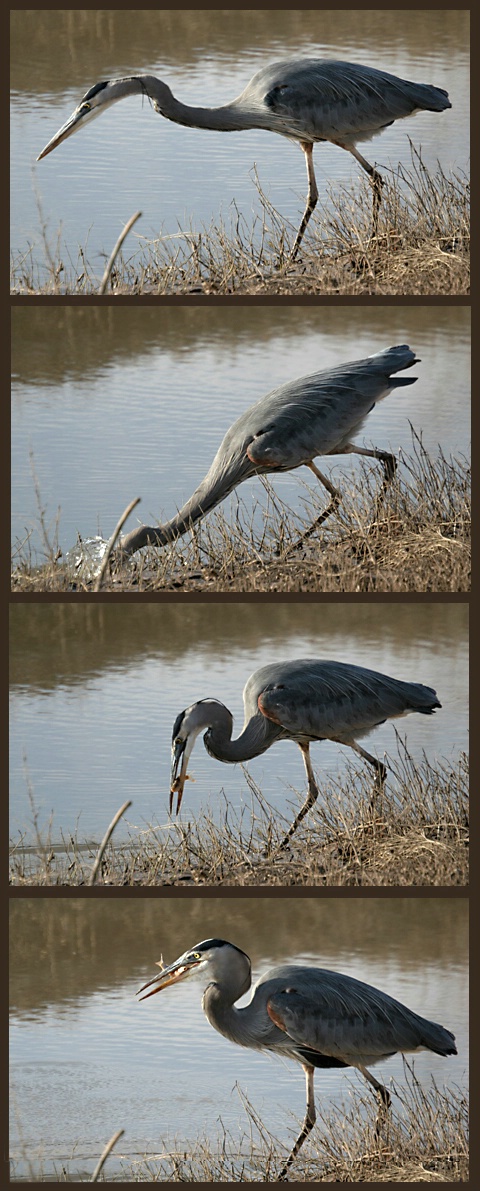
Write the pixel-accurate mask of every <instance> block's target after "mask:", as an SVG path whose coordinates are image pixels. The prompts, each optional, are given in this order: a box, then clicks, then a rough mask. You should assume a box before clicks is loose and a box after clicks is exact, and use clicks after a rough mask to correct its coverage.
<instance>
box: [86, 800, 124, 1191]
mask: <svg viewBox="0 0 480 1191" xmlns="http://www.w3.org/2000/svg"><path fill="white" fill-rule="evenodd" d="M131 805H132V800H131V798H129V799H128V801H127V802H124V804H123V806H121V807H120V810H118V811H117V813H116V815H115V816H114V818H113V819H112V822H111V823H110V827H108V829H107V831H106V832H105V835H104V837H103V839H102V842H101V844H100V847H99V849H98V852H97V855H96V857H95V863H94V865H93V868H92V871H91V873H90V876H89V878H88V884H89V885H94V884H95V881H96V879H97V873H98V870H99V868H100V864H101V862H102V856H103V853H104V851H105V848H106V846H107V844H108V841H109V839H110V836H111V835H112V832H113V831H114V830H115V827H116V826H117V823H118V820H119V819H121V817H122V815H124V814H125V811H126V810H128V808H129V806H131ZM92 1182H93V1179H92Z"/></svg>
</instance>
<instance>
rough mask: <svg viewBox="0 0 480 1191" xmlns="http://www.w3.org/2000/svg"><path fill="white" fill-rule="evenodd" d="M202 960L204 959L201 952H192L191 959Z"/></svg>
mask: <svg viewBox="0 0 480 1191" xmlns="http://www.w3.org/2000/svg"><path fill="white" fill-rule="evenodd" d="M201 958H202V957H201V955H200V952H199V951H192V952H191V953H190V959H201Z"/></svg>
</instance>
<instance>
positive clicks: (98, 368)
mask: <svg viewBox="0 0 480 1191" xmlns="http://www.w3.org/2000/svg"><path fill="white" fill-rule="evenodd" d="M12 315H13V364H12V370H13V405H12V520H13V540H14V542H18V543H23V544H24V543H25V539H26V538H28V543H29V546H28V548H29V550H30V551H31V554H32V560H33V561H34V562H35V561H38V562H40V561H42V560H43V557H44V545H43V536H42V531H41V529H40V527H39V503H38V498H37V493H36V484H37V485H38V490H39V493H40V502H41V507H42V509H43V510H44V516H45V522H46V525H47V527H48V531H49V534H50V537H51V539H52V540H53V538H54V536H55V533H56V529H57V517H58V538H59V544H60V547H61V549H62V550H63V551H64V552H65V551H67V550H68V549H70V548H71V547H72V546H73V545H74V543H75V541H76V538H77V532H78V533H80V534H81V536H82V538H88V537H92V536H93V535H94V534H96V533H100V534H102V536H103V537H107V538H108V537H109V536H110V534H111V532H112V531H113V528H114V526H115V525H116V523H117V521H118V518H119V516H120V514H121V512H123V509H124V508H125V507H126V506H127V504H128V503H129V502H130V500H132V498H133V497H134V496H141V498H142V504H141V505H140V506H139V509H140V511H138V509H137V510H136V511H135V514H134V516H133V517H132V518H131V520H130V522H129V525H128V528H131V527H133V525H134V524H135V520H134V519H135V517H136V516H137V515H138V518H139V520H141V521H144V522H146V523H147V524H150V525H151V524H155V523H156V522H158V521H165V520H168V519H169V518H170V517H171V516H172V515H173V514H174V512H175V510H176V509H177V508H180V507H181V505H182V504H183V503H184V502H185V500H187V499H188V497H189V496H190V495H191V493H192V492H193V491H194V489H195V488H196V486H197V484H198V483H199V482H200V481H201V480H202V478H203V476H204V475H205V473H206V472H207V470H208V468H209V466H210V463H211V461H212V459H213V457H214V455H215V453H216V450H217V448H218V446H219V444H220V441H221V439H222V437H223V435H224V433H225V431H226V430H227V429H228V427H229V426H230V425H231V423H232V422H233V421H235V419H236V418H237V417H238V416H239V414H240V413H242V412H243V411H244V410H245V409H247V408H248V407H249V406H250V405H252V404H253V403H254V402H255V401H257V400H258V399H259V398H260V397H262V396H264V395H265V394H266V393H268V392H269V391H270V390H271V389H272V388H275V387H277V386H278V385H280V384H283V383H284V381H286V380H287V379H288V380H290V379H291V380H293V379H294V378H297V377H301V376H305V375H307V374H308V373H311V372H316V371H319V370H320V369H323V368H329V367H332V366H335V365H336V364H338V363H339V362H347V361H349V360H356V359H359V358H361V357H363V356H368V355H372V354H373V353H375V352H377V351H380V350H382V349H383V348H385V347H389V346H391V345H392V344H399V343H408V344H410V346H411V347H412V348H413V349H414V350H415V352H416V354H417V356H418V357H419V359H420V361H421V362H420V363H419V364H417V365H415V367H414V368H412V370H411V374H412V375H413V376H416V377H417V378H418V379H417V382H416V384H414V385H411V386H408V387H407V388H406V389H404V390H399V391H397V392H396V393H395V392H393V393H392V394H391V395H390V396H389V397H387V398H386V400H385V401H382V402H380V404H379V405H378V406H377V407H376V408H375V409H374V410H373V411H372V412H371V414H370V415H369V417H368V420H367V423H366V425H365V427H364V429H363V430H362V431H361V432H360V434H359V435H358V436H357V442H358V443H359V444H360V445H362V444H363V445H365V446H371V445H372V444H373V445H376V446H380V447H382V448H383V449H385V450H390V449H391V450H392V451H393V452H394V453H395V454H396V455H397V456H400V459H401V456H402V452H404V453H405V454H406V455H407V456H410V455H411V452H412V437H411V430H410V423H412V425H413V426H414V428H415V431H416V433H417V434H419V435H421V437H422V441H423V444H424V446H425V448H426V449H427V450H428V451H429V452H430V453H431V454H432V455H433V456H434V457H436V456H437V454H438V449H439V445H440V447H441V449H442V450H443V452H444V454H445V455H446V456H447V458H449V457H450V456H451V455H454V456H456V455H458V454H463V455H467V456H469V453H470V311H469V309H468V308H466V307H458V306H457V307H455V306H453V307H448V306H447V307H445V306H427V307H415V308H410V309H409V308H406V307H391V306H385V307H382V308H380V309H378V307H374V308H365V307H361V308H356V307H348V308H346V307H340V308H339V307H335V308H327V307H305V306H290V307H286V308H285V307H282V308H281V309H279V308H278V306H261V307H253V308H252V307H251V306H246V307H235V309H230V308H225V307H219V306H211V305H209V306H208V308H206V307H203V306H200V307H195V308H193V309H192V308H186V307H175V308H171V307H170V308H169V307H165V306H162V307H161V309H158V308H154V309H152V308H147V309H145V308H142V309H141V310H140V309H139V308H137V307H117V308H111V307H110V308H105V307H102V308H92V307H90V308H86V307H80V308H78V307H77V308H75V309H73V308H72V307H69V308H64V307H62V306H58V305H54V306H49V307H48V308H46V307H37V308H33V309H32V308H29V309H26V308H24V307H22V308H16V309H14V310H13V311H12ZM321 467H322V469H323V470H324V471H325V472H326V473H327V474H328V475H330V476H331V478H332V480H333V482H334V483H335V484H337V485H339V486H340V487H342V484H343V485H345V486H347V487H349V486H350V485H351V484H352V482H354V480H355V476H357V477H359V476H360V474H361V467H362V464H361V462H360V459H359V457H358V456H357V457H355V456H339V455H337V456H332V457H331V458H330V459H329V460H328V461H327V459H325V458H324V459H323V460H322V462H321ZM372 468H373V469H374V470H375V472H378V479H379V484H380V482H381V476H382V471H381V468H380V466H379V465H378V464H377V463H376V462H375V461H372ZM404 474H405V473H404ZM310 481H312V483H310ZM305 484H307V485H308V487H309V489H310V491H311V492H312V499H313V500H314V502H316V503H315V504H314V512H313V514H312V516H313V515H318V512H320V511H321V510H322V509H323V508H324V507H325V495H324V491H323V489H320V486H319V485H318V484H317V483H316V482H315V480H314V479H313V477H312V475H311V473H310V472H309V471H308V470H307V469H306V468H300V469H299V470H297V471H295V472H290V473H287V474H285V475H282V476H275V477H273V479H272V487H273V489H274V491H275V493H277V495H278V496H279V497H280V498H281V499H282V500H284V501H286V502H287V504H288V505H289V507H290V508H292V509H293V510H294V512H295V513H296V514H297V515H298V516H299V517H304V516H305V498H306V496H307V490H306V488H305ZM237 493H238V495H239V497H240V499H241V501H242V508H243V516H244V519H245V526H246V528H245V533H246V534H247V535H248V528H247V527H248V525H249V522H250V519H251V517H252V516H253V514H254V510H255V518H254V520H255V525H256V526H257V528H259V527H262V518H263V516H264V513H265V510H268V498H267V496H266V494H265V491H264V489H263V487H262V484H261V483H260V481H259V480H258V479H253V480H250V481H247V482H246V483H244V484H242V485H241V487H240V488H239V489H238V490H237ZM236 499H237V497H236V495H235V494H234V495H233V496H232V497H231V498H229V499H227V501H226V502H225V503H224V505H223V506H222V512H224V513H225V515H226V516H227V517H228V516H229V514H230V513H231V511H232V510H234V509H235V507H236V505H235V502H236ZM315 509H316V510H317V512H316V513H315ZM300 524H301V523H300ZM21 550H22V551H24V550H25V546H24V545H23V546H21Z"/></svg>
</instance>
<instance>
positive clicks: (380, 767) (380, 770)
mask: <svg viewBox="0 0 480 1191" xmlns="http://www.w3.org/2000/svg"><path fill="white" fill-rule="evenodd" d="M332 739H333V737H332ZM338 744H348V745H349V747H350V748H351V749H353V750H354V752H356V753H358V754H359V756H360V757H363V759H364V761H368V762H369V764H370V765H373V768H374V769H375V781H374V783H373V790H372V797H371V799H370V808H371V810H373V808H374V806H375V799H376V796H377V794H378V793H379V792H380V793H381V792H382V790H383V787H384V783H385V781H386V777H387V766H386V765H384V764H383V761H379V760H378V757H373V756H372V754H371V753H367V750H366V749H362V746H361V744H357V741H356V740H348V741H345V740H343V741H341V740H339V741H338ZM372 1082H374V1081H373V1080H372Z"/></svg>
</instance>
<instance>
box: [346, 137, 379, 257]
mask: <svg viewBox="0 0 480 1191" xmlns="http://www.w3.org/2000/svg"><path fill="white" fill-rule="evenodd" d="M348 148H349V150H350V153H353V156H354V157H356V159H357V161H358V162H359V164H360V165H361V166H362V168H363V169H364V170H365V171H366V173H367V174H368V176H369V178H370V183H371V186H372V189H373V214H372V230H373V235H374V236H376V234H377V231H378V212H379V210H380V203H381V201H382V187H383V186H384V185H385V183H384V181H383V178H382V175H381V174H379V172H378V170H376V169H375V168H374V167H373V165H370V162H369V161H367V159H366V157H362V154H361V153H359V152H358V149H356V148H355V146H354V145H349V146H348Z"/></svg>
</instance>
